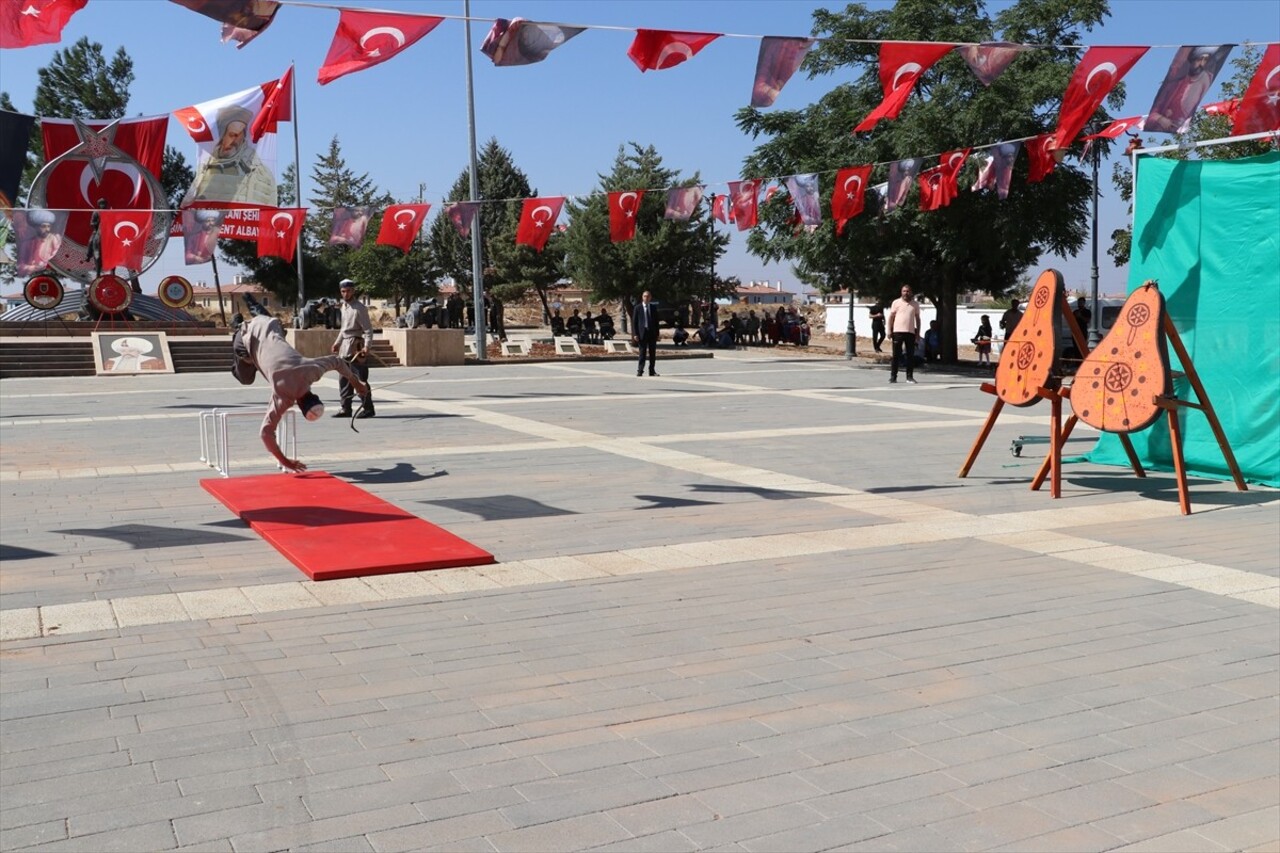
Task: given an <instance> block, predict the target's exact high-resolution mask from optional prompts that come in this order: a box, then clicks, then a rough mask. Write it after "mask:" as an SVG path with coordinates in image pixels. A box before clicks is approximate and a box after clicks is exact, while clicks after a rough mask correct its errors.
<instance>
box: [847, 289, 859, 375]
mask: <svg viewBox="0 0 1280 853" xmlns="http://www.w3.org/2000/svg"><path fill="white" fill-rule="evenodd" d="M847 293H848V294H849V296H848V299H847V300H846V301H847V302H848V303H849V323H848V324H847V325H846V326H845V327H844V357H845V358H846V359H847V360H849V361H852V360H853V357H854V356H855V355H857V354H858V336H857V334H856V333H855V332H854V330H853V288H852V287H851V288H849V289H848V291H847Z"/></svg>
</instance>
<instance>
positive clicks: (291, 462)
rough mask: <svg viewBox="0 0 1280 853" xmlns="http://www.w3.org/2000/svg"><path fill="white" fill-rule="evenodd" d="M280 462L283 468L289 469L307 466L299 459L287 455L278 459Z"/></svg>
mask: <svg viewBox="0 0 1280 853" xmlns="http://www.w3.org/2000/svg"><path fill="white" fill-rule="evenodd" d="M280 464H281V465H283V466H284V467H285V468H288V469H289V470H290V471H305V470H307V466H306V465H303V464H302V460H301V459H289V458H288V457H285V458H284V459H281V460H280Z"/></svg>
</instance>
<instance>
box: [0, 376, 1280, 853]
mask: <svg viewBox="0 0 1280 853" xmlns="http://www.w3.org/2000/svg"><path fill="white" fill-rule="evenodd" d="M789 355H791V353H789V352H788V351H785V350H784V351H779V352H767V353H729V354H717V357H716V358H715V359H697V360H686V361H672V360H667V361H664V362H661V363H660V364H659V370H660V371H661V372H662V374H663V375H662V376H661V377H657V378H648V377H646V378H643V379H638V378H636V376H635V374H634V369H633V364H632V363H630V362H578V363H547V364H491V365H481V366H469V367H456V368H435V369H432V370H431V372H430V374H429V375H426V376H421V375H420V374H421V371H420V370H418V369H414V368H398V369H394V370H381V371H377V370H375V372H374V375H373V379H374V384H375V395H376V397H377V406H378V417H377V418H376V419H374V420H366V421H360V422H358V424H357V426H358V428H359V430H360V432H359V434H358V435H357V434H355V433H352V432H351V430H350V429H349V428H348V423H347V422H346V421H345V420H339V419H326V420H324V421H323V422H319V423H305V422H300V423H299V427H298V432H299V446H300V451H301V456H302V458H303V459H304V461H306V462H307V463H308V464H309V465H310V466H311V467H312V468H313V469H315V470H324V471H328V472H330V473H332V474H334V475H336V476H338V477H341V478H342V479H344V480H346V481H348V482H351V483H353V484H355V485H357V486H359V487H361V488H363V489H365V490H367V491H369V492H371V493H373V494H374V495H377V496H378V497H380V498H383V499H385V500H388V501H390V502H392V503H394V504H396V505H397V506H399V507H401V508H403V509H405V510H407V511H409V512H412V513H414V514H416V515H419V516H421V517H422V518H425V519H427V520H429V521H431V522H433V523H435V524H438V525H440V526H442V527H445V528H446V529H448V530H450V531H452V532H454V533H456V534H458V535H460V536H462V537H464V538H466V539H468V540H470V541H472V542H474V543H475V544H477V545H479V546H481V547H483V548H486V549H488V550H490V551H492V552H493V553H494V554H495V555H496V557H497V559H498V563H497V564H496V565H493V566H487V567H482V568H476V569H449V570H442V571H436V572H427V573H421V574H400V575H386V576H381V577H371V578H365V579H353V580H342V581H328V582H323V583H312V582H310V581H308V580H306V576H305V575H303V574H302V573H301V572H300V571H298V570H297V569H296V568H295V567H293V566H292V564H290V563H289V562H288V561H287V560H285V559H284V557H282V556H281V555H280V554H279V553H277V552H276V551H275V550H274V549H273V548H272V547H271V546H269V545H267V544H266V543H265V542H264V541H263V540H261V539H260V538H259V537H258V536H257V535H256V534H255V533H253V532H252V531H251V530H249V529H248V528H247V527H246V526H245V525H244V524H243V523H242V522H241V521H240V520H238V519H237V518H235V517H234V516H232V515H231V514H230V513H229V512H228V511H227V510H226V509H225V508H224V507H223V506H222V505H221V504H220V503H218V502H217V501H216V500H214V499H213V498H212V497H211V496H210V495H209V494H208V493H206V492H205V491H204V490H203V489H202V488H201V487H200V485H199V481H200V480H201V479H202V478H207V477H212V476H216V474H215V473H214V472H213V471H211V470H210V469H209V468H208V467H206V466H205V465H204V464H202V463H201V462H200V461H199V456H200V439H199V427H198V421H199V418H198V413H199V412H200V411H202V410H208V409H212V408H214V407H220V408H229V409H231V410H233V411H236V412H246V413H250V412H252V413H255V414H252V415H247V416H246V417H243V418H232V419H231V421H230V423H231V424H232V429H231V432H232V436H231V442H230V447H231V456H232V459H233V464H234V468H233V474H235V475H240V474H265V473H270V472H271V470H272V468H271V467H269V465H268V464H267V463H268V458H267V456H266V454H265V452H264V451H263V450H262V448H261V445H260V444H259V443H258V442H257V438H256V431H257V424H258V417H257V416H256V413H259V412H261V410H262V407H263V406H264V404H265V400H266V397H267V390H266V388H265V386H264V385H263V384H262V382H261V380H259V382H258V384H257V385H256V386H254V387H250V388H242V387H241V386H239V385H238V384H236V383H235V382H234V381H233V380H232V379H231V377H229V376H225V375H222V374H216V375H214V374H178V375H169V376H147V377H113V378H105V377H104V378H77V379H40V380H34V379H33V380H28V379H6V380H5V381H4V382H3V384H0V448H2V451H0V490H2V491H0V494H2V496H3V504H2V515H0V518H2V522H0V559H2V560H3V570H2V571H0V639H3V646H2V648H0V712H2V716H0V735H2V736H3V737H2V738H0V848H2V849H3V850H6V851H9V850H24V849H38V850H86V851H105V850H127V851H151V850H169V849H192V850H210V851H266V850H342V851H367V850H374V851H395V850H448V851H471V850H479V851H495V850H498V851H519V850H546V851H567V850H585V849H610V850H623V851H644V850H661V851H681V850H718V851H790V850H797V851H810V850H815V851H816V850H886V851H888V850H903V851H927V850H1018V851H1022V850H1027V851H1031V850H1046V851H1048V850H1071V851H1085V850H1134V851H1137V850H1148V851H1183V850H1185V851H1220V850H1258V851H1262V850H1271V851H1274V850H1277V849H1280V674H1278V672H1277V670H1278V668H1280V667H1278V653H1280V583H1278V581H1277V577H1278V575H1280V570H1278V566H1280V502H1278V498H1280V495H1277V493H1276V492H1275V491H1272V490H1268V489H1263V488H1251V490H1250V491H1248V492H1245V493H1238V492H1236V491H1235V489H1234V488H1233V487H1232V486H1231V484H1230V483H1226V484H1224V483H1218V482H1212V481H1208V480H1203V479H1193V480H1192V485H1191V499H1192V507H1193V510H1194V514H1193V515H1191V516H1189V517H1183V516H1181V515H1180V514H1179V512H1178V504H1177V492H1176V488H1175V486H1174V482H1173V479H1172V476H1171V475H1169V474H1166V473H1159V472H1155V473H1152V474H1151V475H1150V476H1149V478H1148V479H1146V480H1137V479H1135V478H1134V477H1133V476H1132V475H1131V473H1130V472H1128V471H1127V470H1125V469H1117V468H1106V467H1101V466H1096V465H1092V464H1090V463H1087V462H1083V461H1073V462H1071V463H1070V464H1068V465H1067V466H1066V472H1065V478H1064V482H1063V495H1062V498H1061V499H1059V500H1056V501H1055V500H1051V499H1050V497H1049V495H1048V493H1047V490H1045V491H1043V492H1031V491H1030V490H1029V489H1028V482H1029V480H1030V478H1031V477H1032V475H1033V474H1034V472H1035V470H1036V466H1037V465H1038V463H1039V454H1040V452H1042V451H1043V445H1028V446H1027V448H1026V449H1025V450H1024V452H1023V454H1022V456H1020V457H1015V456H1014V455H1013V454H1012V453H1011V452H1010V445H1011V442H1012V441H1013V439H1014V438H1016V437H1019V436H1023V435H1026V436H1035V437H1043V436H1045V435H1047V432H1048V420H1047V419H1048V407H1047V405H1042V406H1040V407H1037V408H1030V409H1016V410H1015V409H1006V410H1005V412H1004V414H1003V415H1002V416H1001V418H1000V421H999V423H998V425H997V426H996V429H995V431H994V433H993V434H992V437H991V439H990V440H989V442H988V443H987V446H986V450H985V451H984V453H983V454H982V456H981V457H980V458H979V459H978V461H977V464H976V465H975V467H974V470H973V473H972V474H971V475H970V477H969V478H968V479H966V480H959V479H957V478H956V471H957V470H958V469H959V467H960V464H961V462H962V461H963V459H964V456H965V454H966V453H967V451H968V449H969V447H970V444H971V443H972V441H973V439H974V437H975V436H976V434H977V432H978V429H979V426H980V425H981V423H982V420H983V418H984V417H985V416H986V413H987V411H988V410H989V408H990V404H991V398H990V397H989V396H987V395H985V394H983V393H981V392H980V391H979V390H978V384H979V381H980V380H979V379H978V378H977V377H975V376H972V375H965V374H962V373H955V374H952V373H945V372H936V371H935V372H928V373H921V374H920V375H919V376H918V378H919V379H920V384H918V385H915V386H912V385H905V384H898V385H889V384H888V383H887V374H886V371H885V369H884V368H879V367H872V366H868V365H866V364H864V363H861V362H854V363H852V364H850V363H848V362H846V361H844V360H843V359H839V358H831V359H813V358H794V357H792V358H789V357H788V356H789ZM331 377H332V374H330V379H328V380H326V382H324V383H322V386H318V388H317V390H318V391H319V392H320V393H321V396H322V397H324V398H325V399H326V401H327V403H328V404H329V405H330V407H331V410H332V408H333V407H334V406H335V404H336V400H337V392H336V382H334V381H333V380H332V378H331ZM392 382H396V383H398V384H395V385H394V386H393V387H385V388H383V389H382V390H378V386H379V384H381V385H383V386H387V385H389V384H390V383H392ZM1190 416H1191V417H1196V416H1197V415H1195V414H1194V413H1193V414H1192V415H1190ZM1089 447H1090V440H1089V435H1088V433H1086V432H1081V431H1077V435H1076V436H1075V437H1073V439H1072V441H1071V442H1070V443H1069V456H1074V455H1076V454H1078V453H1081V452H1084V451H1085V450H1087V449H1088V448H1089ZM350 547H351V548H352V549H359V548H360V547H361V543H360V542H359V541H352V542H351V543H350Z"/></svg>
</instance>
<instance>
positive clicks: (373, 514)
mask: <svg viewBox="0 0 1280 853" xmlns="http://www.w3.org/2000/svg"><path fill="white" fill-rule="evenodd" d="M200 485H201V486H203V487H204V490H205V491H206V492H208V493H209V494H211V495H213V496H214V497H215V498H217V499H218V500H220V501H222V503H224V504H225V505H226V506H227V508H228V509H230V510H231V511H232V512H234V513H235V514H236V515H238V516H240V518H242V519H244V520H245V521H247V522H248V523H249V526H250V527H251V528H253V529H254V530H255V531H256V532H257V533H258V535H259V536H261V537H262V538H263V539H265V540H267V541H268V542H270V543H271V544H272V545H273V546H275V548H276V550H277V551H279V552H280V553H281V554H284V555H285V557H287V558H288V559H289V562H291V563H293V564H294V565H295V566H297V567H298V568H299V569H302V571H303V572H305V573H306V575H307V577H309V578H311V579H312V580H313V581H323V580H333V579H334V578H352V577H360V576H362V575H385V574H391V573H393V572H420V571H425V570H427V569H449V568H455V567H457V566H483V565H487V564H489V563H492V562H495V561H494V559H493V555H492V554H490V553H489V552H488V551H485V550H483V549H480V548H477V547H476V546H475V545H472V544H471V543H470V542H468V541H466V540H465V539H460V538H458V537H457V536H454V535H453V534H452V533H450V532H449V531H447V530H444V529H442V528H439V527H436V526H435V525H434V524H431V523H430V522H427V521H423V520H422V519H420V518H418V517H417V516H416V515H410V514H409V513H407V512H405V511H404V510H402V509H400V508H399V507H397V506H394V505H393V504H389V503H387V502H386V501H384V500H382V499H381V498H376V497H374V496H373V495H371V494H369V493H368V492H366V491H365V490H364V489H361V488H359V487H357V486H353V485H351V484H350V483H347V482H345V481H343V480H339V479H338V478H336V477H334V476H332V475H330V474H326V473H325V472H324V471H308V472H306V473H302V474H263V475H259V476H256V477H230V478H226V479H223V478H218V479H208V480H201V481H200Z"/></svg>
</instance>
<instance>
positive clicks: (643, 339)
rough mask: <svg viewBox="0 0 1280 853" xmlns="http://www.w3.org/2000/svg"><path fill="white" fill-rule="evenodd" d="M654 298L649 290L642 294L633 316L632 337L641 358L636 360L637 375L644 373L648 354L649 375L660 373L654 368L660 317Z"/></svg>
mask: <svg viewBox="0 0 1280 853" xmlns="http://www.w3.org/2000/svg"><path fill="white" fill-rule="evenodd" d="M652 299H653V297H652V296H651V295H650V294H649V291H647V290H646V291H645V292H644V293H642V294H640V304H638V305H636V310H635V314H634V315H633V316H632V318H631V330H632V333H631V334H632V337H631V339H632V341H633V342H634V343H635V344H636V345H637V347H638V348H639V350H640V359H639V361H637V362H636V376H643V375H644V360H645V357H646V356H647V357H648V359H649V375H650V376H657V375H658V372H657V371H656V370H654V369H653V362H654V359H656V358H657V357H658V317H657V315H656V314H654V311H653V302H652V301H651V300H652Z"/></svg>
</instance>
